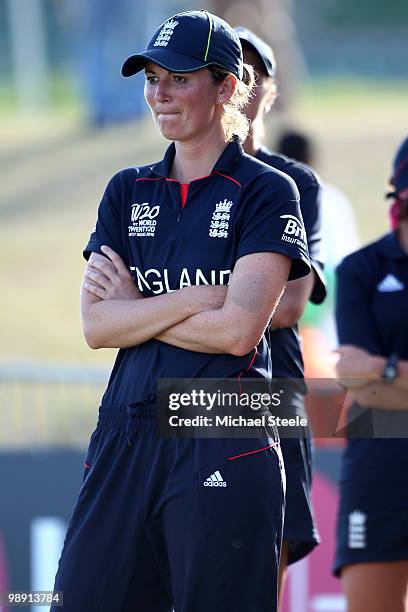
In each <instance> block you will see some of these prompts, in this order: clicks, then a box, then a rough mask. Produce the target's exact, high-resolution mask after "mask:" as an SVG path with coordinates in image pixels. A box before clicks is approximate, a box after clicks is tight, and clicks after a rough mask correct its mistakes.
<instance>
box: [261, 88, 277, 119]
mask: <svg viewBox="0 0 408 612" xmlns="http://www.w3.org/2000/svg"><path fill="white" fill-rule="evenodd" d="M277 95H278V89H277V87H276V83H275V81H272V82H271V83H270V88H269V91H268V94H267V96H266V100H265V106H264V113H265V115H266V114H267V113H269V111H270V110H271V108H272V106H273V105H274V102H275V100H276V97H277Z"/></svg>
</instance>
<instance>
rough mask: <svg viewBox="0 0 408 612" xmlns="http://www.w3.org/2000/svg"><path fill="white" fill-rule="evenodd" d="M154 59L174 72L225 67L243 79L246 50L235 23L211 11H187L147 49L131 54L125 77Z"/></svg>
mask: <svg viewBox="0 0 408 612" xmlns="http://www.w3.org/2000/svg"><path fill="white" fill-rule="evenodd" d="M148 61H152V62H154V63H155V64H158V65H159V66H161V67H162V68H165V69H166V70H170V71H171V72H194V71H195V70H200V68H206V67H207V66H216V67H219V68H224V69H225V70H227V71H228V72H231V73H232V74H234V75H235V76H236V77H237V78H238V79H240V80H242V78H243V60H242V49H241V45H240V42H239V38H238V36H237V34H236V33H235V32H234V30H233V29H232V28H231V26H230V25H229V24H228V23H227V22H226V21H224V20H223V19H220V18H219V17H217V16H216V15H213V14H211V13H208V12H207V11H186V12H184V13H179V14H178V15H174V17H171V18H170V19H168V20H167V21H166V22H165V23H163V24H162V25H161V26H160V28H158V30H157V31H156V32H155V33H154V34H153V36H152V38H151V39H150V40H149V42H148V44H147V49H146V51H143V52H142V53H137V54H136V55H131V56H130V57H128V58H127V60H126V61H125V63H124V64H123V66H122V74H123V76H125V77H129V76H132V75H134V74H136V73H137V72H140V70H143V68H144V67H145V65H146V63H147V62H148Z"/></svg>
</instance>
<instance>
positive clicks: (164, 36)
mask: <svg viewBox="0 0 408 612" xmlns="http://www.w3.org/2000/svg"><path fill="white" fill-rule="evenodd" d="M178 24H179V22H178V21H176V20H175V19H171V20H170V21H166V23H165V24H164V25H163V27H162V29H161V30H160V32H159V35H158V37H157V38H156V40H155V41H154V45H153V46H154V47H167V45H168V44H169V40H170V38H171V37H172V36H173V34H174V28H175V27H176V26H178Z"/></svg>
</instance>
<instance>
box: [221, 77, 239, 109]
mask: <svg viewBox="0 0 408 612" xmlns="http://www.w3.org/2000/svg"><path fill="white" fill-rule="evenodd" d="M236 86H237V77H236V76H235V75H233V74H228V75H227V76H226V77H225V79H224V80H223V82H222V83H221V84H220V88H219V90H218V100H217V102H218V104H225V103H226V102H228V100H230V99H231V97H232V96H233V95H234V91H235V88H236Z"/></svg>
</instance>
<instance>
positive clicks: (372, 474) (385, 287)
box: [334, 138, 408, 612]
mask: <svg viewBox="0 0 408 612" xmlns="http://www.w3.org/2000/svg"><path fill="white" fill-rule="evenodd" d="M391 184H392V186H393V190H392V193H391V194H389V195H390V197H392V198H393V204H392V207H391V213H392V214H391V218H392V225H393V231H391V232H390V233H388V234H386V235H385V236H383V237H382V238H380V239H379V240H377V241H376V242H373V243H371V244H369V245H368V246H366V247H364V248H363V249H361V250H359V251H357V252H355V253H352V254H351V255H349V256H348V257H346V258H345V259H344V260H343V262H342V263H341V264H340V266H339V268H338V271H337V275H338V295H337V308H336V318H337V327H338V334H339V341H340V343H341V346H340V348H339V350H338V351H339V354H340V359H339V362H338V364H337V373H338V375H339V376H340V377H341V378H344V379H353V380H352V381H350V380H345V384H346V385H347V386H349V387H350V392H351V393H352V398H353V399H354V400H355V403H354V404H353V406H352V407H351V411H350V415H349V420H348V432H347V433H348V442H347V447H346V449H345V451H344V455H343V459H342V473H341V483H340V506H339V514H338V523H337V551H336V560H335V567H334V570H335V573H336V575H338V576H341V579H342V583H343V589H344V592H345V595H346V599H347V606H348V607H347V610H348V612H361V611H362V610H367V611H368V610H369V611H370V612H389V611H391V610H392V612H406V611H407V610H408V599H407V597H408V440H407V437H408V414H407V412H406V410H407V409H408V325H407V315H408V138H407V139H406V140H405V141H404V143H403V145H402V146H401V147H400V148H399V150H398V152H397V155H396V157H395V161H394V168H393V176H392V178H391Z"/></svg>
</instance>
